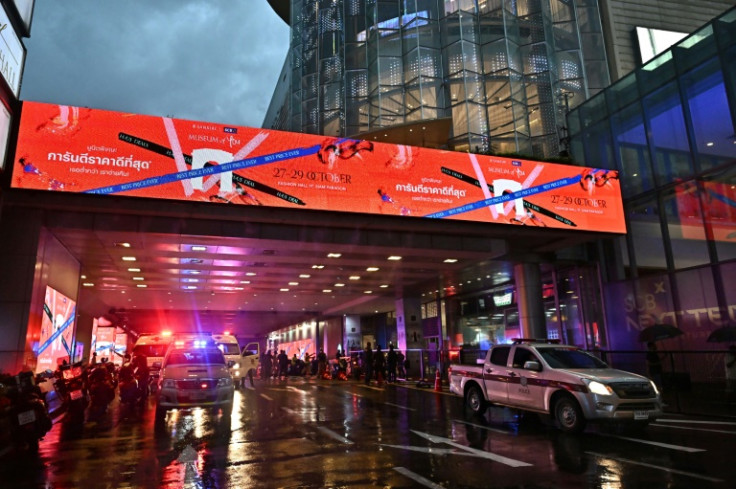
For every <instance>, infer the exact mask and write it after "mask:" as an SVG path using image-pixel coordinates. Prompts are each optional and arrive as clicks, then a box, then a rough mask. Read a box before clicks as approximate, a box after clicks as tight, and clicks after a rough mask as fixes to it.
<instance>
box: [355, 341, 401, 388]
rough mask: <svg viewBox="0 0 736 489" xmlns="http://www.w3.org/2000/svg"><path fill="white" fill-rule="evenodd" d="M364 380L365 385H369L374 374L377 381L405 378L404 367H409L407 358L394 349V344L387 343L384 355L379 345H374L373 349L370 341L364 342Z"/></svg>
mask: <svg viewBox="0 0 736 489" xmlns="http://www.w3.org/2000/svg"><path fill="white" fill-rule="evenodd" d="M361 360H362V367H363V373H364V375H365V378H364V381H365V384H366V385H370V383H371V380H372V379H373V377H374V376H375V379H376V381H377V382H378V383H381V382H383V381H384V380H385V381H386V382H396V379H397V378H399V377H400V378H402V379H403V378H406V369H407V368H408V367H409V365H408V363H409V360H408V359H406V357H405V356H404V354H403V353H401V351H397V350H394V345H393V344H389V346H388V352H386V354H385V355H384V353H383V351H382V350H381V345H380V344H377V345H376V350H375V351H373V347H372V345H371V342H370V341H369V342H368V343H367V344H366V347H365V350H363V357H362V359H361Z"/></svg>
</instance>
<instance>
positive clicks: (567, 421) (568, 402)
mask: <svg viewBox="0 0 736 489" xmlns="http://www.w3.org/2000/svg"><path fill="white" fill-rule="evenodd" d="M554 415H555V420H556V421H557V425H558V427H559V428H560V429H561V430H562V431H564V432H566V433H580V432H581V431H583V430H584V429H585V417H584V416H583V412H582V411H581V410H580V406H579V405H578V402H577V401H576V400H575V399H573V398H572V397H570V396H567V395H565V396H563V397H560V398H559V399H558V400H557V402H556V403H555V409H554Z"/></svg>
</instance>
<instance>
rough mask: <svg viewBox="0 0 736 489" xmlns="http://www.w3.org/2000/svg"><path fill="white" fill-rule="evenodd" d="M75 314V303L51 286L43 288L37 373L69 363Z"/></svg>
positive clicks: (71, 354) (71, 353) (71, 352)
mask: <svg viewBox="0 0 736 489" xmlns="http://www.w3.org/2000/svg"><path fill="white" fill-rule="evenodd" d="M76 313H77V308H76V302H75V301H73V300H72V299H70V298H69V297H67V296H65V295H64V294H62V293H61V292H59V291H57V290H56V289H54V288H52V287H48V286H47V287H46V295H45V297H44V301H43V315H42V316H41V337H40V338H39V345H38V350H37V351H36V355H37V358H38V361H37V363H36V372H43V371H45V370H47V369H49V370H56V367H57V366H58V365H60V364H61V362H63V361H64V360H66V361H67V362H69V363H71V362H72V357H73V351H72V348H73V347H74V346H73V345H74V341H73V340H74V328H75V326H76Z"/></svg>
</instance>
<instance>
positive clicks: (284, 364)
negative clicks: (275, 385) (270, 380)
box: [278, 350, 289, 379]
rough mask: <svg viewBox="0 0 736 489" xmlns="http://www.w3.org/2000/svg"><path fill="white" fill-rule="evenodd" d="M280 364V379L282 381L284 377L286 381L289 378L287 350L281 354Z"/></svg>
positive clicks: (279, 357)
mask: <svg viewBox="0 0 736 489" xmlns="http://www.w3.org/2000/svg"><path fill="white" fill-rule="evenodd" d="M278 363H279V373H278V378H279V379H280V378H281V377H283V378H284V379H286V377H288V376H289V356H288V355H287V354H286V350H281V353H279V356H278Z"/></svg>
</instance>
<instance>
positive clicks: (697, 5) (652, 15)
mask: <svg viewBox="0 0 736 489" xmlns="http://www.w3.org/2000/svg"><path fill="white" fill-rule="evenodd" d="M732 6H733V1H731V0H601V14H602V20H603V28H604V32H605V35H606V45H607V51H608V63H609V68H610V72H611V78H612V79H613V80H614V81H615V80H618V79H620V78H622V77H624V76H625V75H627V74H629V73H631V72H632V71H633V70H634V68H636V67H637V66H640V65H641V59H640V56H639V46H638V44H637V41H636V33H635V30H636V27H649V28H653V29H661V30H667V31H677V32H685V33H691V32H693V31H695V30H696V29H698V28H699V27H700V26H702V25H704V24H705V23H707V22H709V21H710V20H711V19H713V18H714V17H717V16H718V15H720V14H721V13H723V12H725V11H726V10H727V9H729V8H730V7H732Z"/></svg>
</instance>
